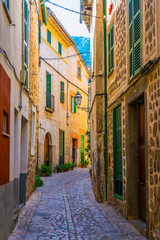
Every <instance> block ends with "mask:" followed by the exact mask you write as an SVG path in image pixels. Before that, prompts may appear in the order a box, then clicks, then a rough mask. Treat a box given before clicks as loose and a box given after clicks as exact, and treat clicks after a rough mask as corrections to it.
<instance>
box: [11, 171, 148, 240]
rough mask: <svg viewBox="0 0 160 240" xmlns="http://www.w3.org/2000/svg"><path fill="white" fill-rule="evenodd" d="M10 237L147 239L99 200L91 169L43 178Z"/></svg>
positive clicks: (34, 239)
mask: <svg viewBox="0 0 160 240" xmlns="http://www.w3.org/2000/svg"><path fill="white" fill-rule="evenodd" d="M43 181H44V186H43V187H41V188H38V189H37V190H36V191H35V192H34V194H33V195H32V196H31V197H30V199H29V200H28V201H27V203H26V205H25V206H24V207H23V209H22V211H21V213H20V216H19V220H18V223H17V226H16V228H15V230H14V231H13V233H12V234H11V235H10V237H9V240H19V239H25V240H45V239H54V240H59V239H63V240H67V239H71V240H73V239H78V240H80V239H84V240H87V239H90V240H94V239H96V240H100V239H112V240H114V239H118V240H120V239H126V240H128V239H138V240H142V239H145V238H144V237H143V236H141V235H140V234H139V233H138V232H137V230H135V229H134V227H132V225H130V224H129V223H128V221H127V220H125V219H124V218H122V217H121V216H119V215H118V214H117V213H116V212H115V211H114V210H113V208H112V207H111V206H109V205H107V204H106V203H104V204H99V203H97V202H96V201H95V199H94V195H93V192H92V187H91V180H90V178H89V173H88V169H76V170H74V171H72V172H66V173H58V174H56V173H54V174H53V175H52V177H48V178H43Z"/></svg>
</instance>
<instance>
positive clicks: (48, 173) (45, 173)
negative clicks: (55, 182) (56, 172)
mask: <svg viewBox="0 0 160 240" xmlns="http://www.w3.org/2000/svg"><path fill="white" fill-rule="evenodd" d="M41 171H42V175H43V176H45V177H48V176H51V175H52V170H51V168H50V167H49V166H47V165H46V164H43V165H42V166H41Z"/></svg>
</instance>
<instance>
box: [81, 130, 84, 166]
mask: <svg viewBox="0 0 160 240" xmlns="http://www.w3.org/2000/svg"><path fill="white" fill-rule="evenodd" d="M81 162H84V135H83V134H81Z"/></svg>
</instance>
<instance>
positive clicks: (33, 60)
mask: <svg viewBox="0 0 160 240" xmlns="http://www.w3.org/2000/svg"><path fill="white" fill-rule="evenodd" d="M38 71H39V49H38V12H37V5H36V3H33V4H32V3H30V81H29V96H30V103H29V141H28V144H29V146H28V167H27V189H26V198H27V199H28V198H29V196H30V195H31V194H32V193H33V191H34V184H35V171H36V164H37V148H38V137H39V134H38V131H39V129H38V124H39V110H38V109H39V73H38ZM33 108H35V109H36V111H35V114H36V126H35V142H34V155H33V154H31V139H32V128H33V125H32V124H33V122H32V110H33Z"/></svg>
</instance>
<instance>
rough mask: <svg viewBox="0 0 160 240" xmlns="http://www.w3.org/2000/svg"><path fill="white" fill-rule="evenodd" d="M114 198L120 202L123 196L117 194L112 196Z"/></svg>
mask: <svg viewBox="0 0 160 240" xmlns="http://www.w3.org/2000/svg"><path fill="white" fill-rule="evenodd" d="M114 197H115V198H118V199H119V200H121V201H123V196H121V195H119V194H117V193H115V194H114Z"/></svg>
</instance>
